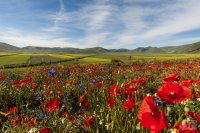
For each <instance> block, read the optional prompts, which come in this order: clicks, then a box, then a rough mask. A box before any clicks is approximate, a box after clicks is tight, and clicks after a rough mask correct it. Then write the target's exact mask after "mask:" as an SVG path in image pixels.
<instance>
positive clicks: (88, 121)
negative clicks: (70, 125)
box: [85, 116, 93, 127]
mask: <svg viewBox="0 0 200 133" xmlns="http://www.w3.org/2000/svg"><path fill="white" fill-rule="evenodd" d="M92 121H93V116H89V117H88V118H87V120H86V122H85V126H86V127H89V126H90V125H91V124H92Z"/></svg>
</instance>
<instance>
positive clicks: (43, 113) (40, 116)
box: [38, 111, 45, 120]
mask: <svg viewBox="0 0 200 133" xmlns="http://www.w3.org/2000/svg"><path fill="white" fill-rule="evenodd" d="M44 116H45V112H44V111H43V112H42V113H41V114H39V115H38V119H39V120H41V119H43V118H44Z"/></svg>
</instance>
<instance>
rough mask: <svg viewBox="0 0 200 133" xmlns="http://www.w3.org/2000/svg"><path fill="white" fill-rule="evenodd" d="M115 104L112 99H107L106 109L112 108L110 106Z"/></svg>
mask: <svg viewBox="0 0 200 133" xmlns="http://www.w3.org/2000/svg"><path fill="white" fill-rule="evenodd" d="M114 104H115V100H114V99H113V97H110V98H109V99H108V108H112V106H113V105H114Z"/></svg>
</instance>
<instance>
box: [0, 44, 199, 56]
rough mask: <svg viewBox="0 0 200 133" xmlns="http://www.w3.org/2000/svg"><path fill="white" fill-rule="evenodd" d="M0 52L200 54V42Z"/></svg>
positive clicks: (6, 49)
mask: <svg viewBox="0 0 200 133" xmlns="http://www.w3.org/2000/svg"><path fill="white" fill-rule="evenodd" d="M0 52H14V53H16V52H21V53H93V54H94V53H96V54H98V53H129V54H131V53H132V54H148V53H200V42H196V43H192V44H187V45H181V46H166V47H151V46H149V47H139V48H136V49H132V50H129V49H105V48H102V47H93V48H85V49H79V48H71V47H69V48H60V47H54V48H49V47H34V46H28V47H23V48H18V47H15V46H12V45H10V44H7V43H1V42H0Z"/></svg>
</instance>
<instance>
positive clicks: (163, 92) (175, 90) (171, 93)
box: [157, 82, 191, 103]
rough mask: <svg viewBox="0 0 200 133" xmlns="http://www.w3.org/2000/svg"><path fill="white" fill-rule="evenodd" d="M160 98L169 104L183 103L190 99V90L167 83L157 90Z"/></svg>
mask: <svg viewBox="0 0 200 133" xmlns="http://www.w3.org/2000/svg"><path fill="white" fill-rule="evenodd" d="M157 94H158V96H159V97H160V98H161V99H162V100H165V101H167V102H169V103H172V102H181V101H183V100H185V99H188V98H190V94H191V92H190V89H189V88H187V87H182V86H180V85H179V84H177V83H172V82H170V83H165V84H164V85H163V86H161V87H160V88H159V89H158V90H157Z"/></svg>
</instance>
